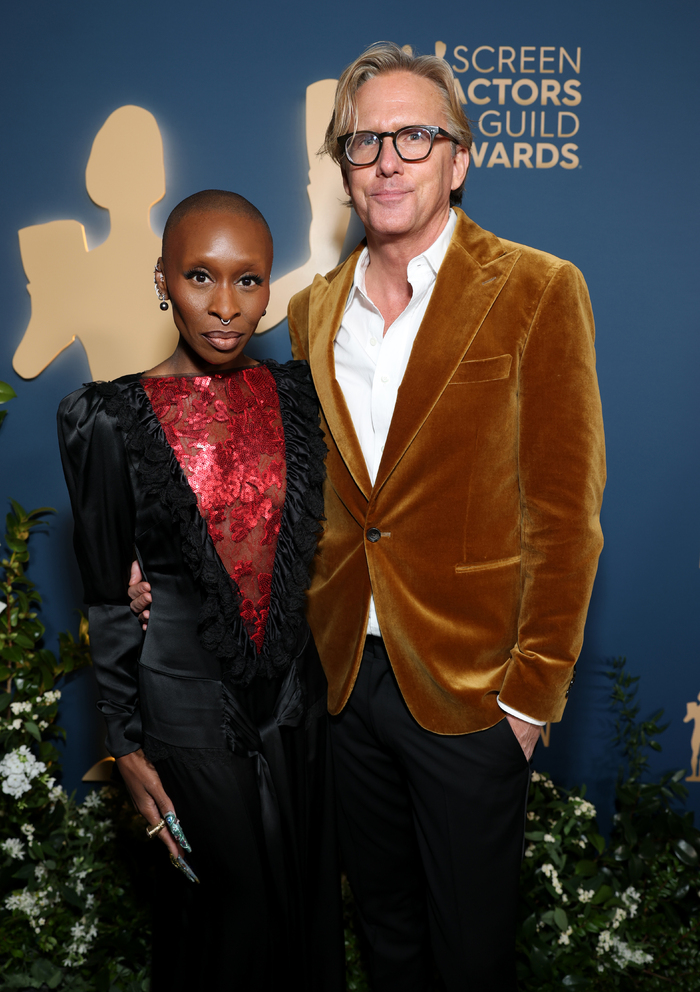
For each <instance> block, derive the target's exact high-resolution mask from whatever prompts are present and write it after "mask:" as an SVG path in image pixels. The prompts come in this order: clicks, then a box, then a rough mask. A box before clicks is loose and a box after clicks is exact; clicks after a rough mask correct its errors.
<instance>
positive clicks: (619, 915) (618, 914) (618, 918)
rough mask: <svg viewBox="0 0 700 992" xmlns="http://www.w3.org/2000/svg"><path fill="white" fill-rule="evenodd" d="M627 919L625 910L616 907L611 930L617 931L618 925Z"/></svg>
mask: <svg viewBox="0 0 700 992" xmlns="http://www.w3.org/2000/svg"><path fill="white" fill-rule="evenodd" d="M626 919H627V910H626V909H623V908H622V906H617V907H616V909H615V915H614V916H613V920H612V928H613V930H617V928H618V927H619V926H620V924H621V923H622V922H623V921H624V920H626Z"/></svg>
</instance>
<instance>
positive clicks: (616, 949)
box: [597, 930, 653, 970]
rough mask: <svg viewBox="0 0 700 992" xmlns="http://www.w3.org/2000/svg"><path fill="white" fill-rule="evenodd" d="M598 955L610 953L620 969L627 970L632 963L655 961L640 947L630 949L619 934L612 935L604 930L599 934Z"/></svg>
mask: <svg viewBox="0 0 700 992" xmlns="http://www.w3.org/2000/svg"><path fill="white" fill-rule="evenodd" d="M597 953H598V954H607V953H609V954H610V957H611V958H612V959H613V961H614V962H615V964H616V965H617V966H618V968H626V967H627V965H628V964H630V963H631V964H649V963H650V962H651V961H653V957H652V955H651V954H647V953H646V952H645V951H643V950H642V949H641V948H639V947H636V948H633V947H630V945H629V944H628V943H627V942H626V941H624V940H621V939H620V938H619V937H618V936H617V934H615V933H611V932H610V931H609V930H603V932H602V933H600V934H598V947H597ZM598 970H600V968H599V969H598Z"/></svg>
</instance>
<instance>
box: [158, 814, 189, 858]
mask: <svg viewBox="0 0 700 992" xmlns="http://www.w3.org/2000/svg"><path fill="white" fill-rule="evenodd" d="M163 819H164V820H165V822H166V823H167V825H168V830H169V831H170V834H171V836H172V838H173V840H176V841H177V843H178V844H179V845H180V847H181V848H182V849H183V850H184V851H187V853H188V854H191V853H192V848H191V847H190V845H189V843H188V842H187V838H186V837H185V832H184V830H183V829H182V827H181V826H180V821H179V820H178V818H177V817H176V816H175V814H174V813H173V812H172V810H170V811H169V812H167V813H165V814H164V816H163Z"/></svg>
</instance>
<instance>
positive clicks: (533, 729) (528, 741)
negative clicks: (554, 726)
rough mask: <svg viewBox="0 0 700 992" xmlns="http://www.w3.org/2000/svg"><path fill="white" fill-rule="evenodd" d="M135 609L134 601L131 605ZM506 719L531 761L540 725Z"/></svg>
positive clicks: (510, 718)
mask: <svg viewBox="0 0 700 992" xmlns="http://www.w3.org/2000/svg"><path fill="white" fill-rule="evenodd" d="M131 608H132V610H133V608H134V607H133V603H132V606H131ZM506 720H507V721H508V723H509V724H510V726H511V729H512V731H513V733H514V734H515V736H516V737H517V738H518V742H519V744H520V747H521V748H522V749H523V752H524V754H525V757H526V758H527V760H528V761H529V760H530V758H531V757H532V752H533V751H534V750H535V745H536V744H537V741H538V740H539V739H540V730H541V729H542V728H541V727H538V726H537V725H536V724H534V723H528V722H527V720H521V719H520V718H519V717H517V716H511V715H510V713H506Z"/></svg>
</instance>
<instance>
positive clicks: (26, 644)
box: [15, 634, 34, 651]
mask: <svg viewBox="0 0 700 992" xmlns="http://www.w3.org/2000/svg"><path fill="white" fill-rule="evenodd" d="M15 644H16V645H17V647H18V648H24V649H25V651H31V649H32V648H33V647H34V641H33V640H32V639H31V638H29V637H27V636H26V634H17V635H16V637H15Z"/></svg>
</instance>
